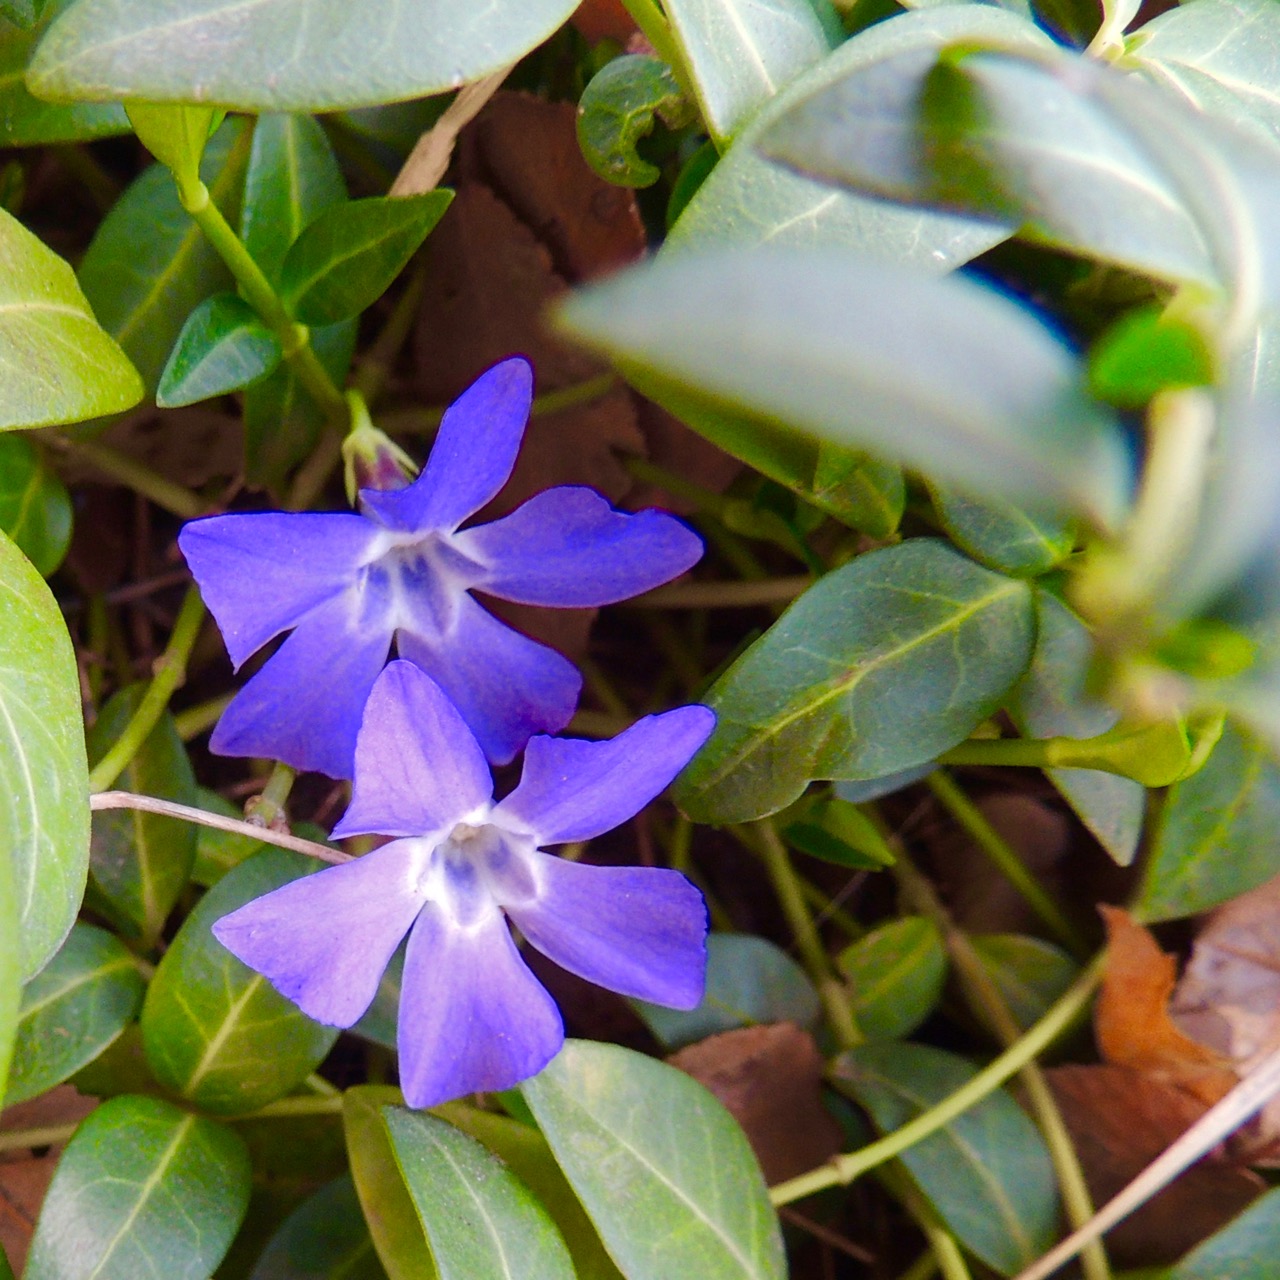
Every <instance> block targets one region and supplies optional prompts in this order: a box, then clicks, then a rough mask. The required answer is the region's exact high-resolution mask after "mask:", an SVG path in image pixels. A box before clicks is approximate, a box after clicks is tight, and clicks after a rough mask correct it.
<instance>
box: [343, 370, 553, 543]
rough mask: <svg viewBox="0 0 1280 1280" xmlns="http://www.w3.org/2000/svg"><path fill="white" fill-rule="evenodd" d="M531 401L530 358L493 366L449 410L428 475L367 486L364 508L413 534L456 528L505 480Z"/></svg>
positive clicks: (429, 461)
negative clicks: (396, 484)
mask: <svg viewBox="0 0 1280 1280" xmlns="http://www.w3.org/2000/svg"><path fill="white" fill-rule="evenodd" d="M532 401H533V370H532V368H530V366H529V362H528V361H527V360H525V359H524V358H522V357H521V356H513V357H512V358H511V359H510V360H503V361H501V362H500V363H499V364H495V365H494V366H493V368H492V369H489V370H487V371H486V372H484V373H482V374H481V375H480V376H479V377H478V378H477V379H476V380H475V381H474V382H473V383H472V384H471V385H470V386H469V387H468V388H467V389H466V390H465V391H464V392H463V393H462V394H461V395H460V396H459V397H458V398H457V399H456V400H455V401H454V402H453V403H452V404H451V405H450V406H449V407H448V408H447V409H446V410H445V413H444V418H443V420H442V421H441V423H440V430H439V432H438V433H437V435H436V441H435V444H434V445H433V446H432V447H431V456H430V457H429V458H428V459H427V465H426V466H425V467H424V468H423V469H422V474H421V475H420V476H419V477H418V478H417V479H416V480H415V481H414V482H413V483H412V484H411V485H409V486H408V488H406V489H390V490H378V489H362V490H361V491H360V502H361V505H362V506H363V508H364V510H365V511H367V512H368V513H369V514H370V515H372V516H373V517H374V518H375V519H377V520H379V521H380V522H381V523H382V524H384V525H386V526H387V527H388V528H391V529H400V530H403V531H405V532H408V533H419V532H423V531H425V530H427V529H444V530H450V529H456V528H457V527H458V526H459V525H460V524H461V523H462V522H463V521H464V520H465V519H466V518H467V517H468V516H469V515H473V514H474V513H475V512H477V511H479V510H480V508H481V507H483V506H484V504H485V503H486V502H488V501H489V499H490V498H492V497H493V496H494V495H495V494H496V493H497V492H498V490H499V489H501V488H502V486H503V485H504V484H506V483H507V479H508V477H509V476H510V475H511V469H512V468H513V467H514V466H515V465H516V455H517V454H518V453H519V452H520V441H521V440H523V439H524V428H525V423H526V422H528V420H529V405H530V404H531V403H532Z"/></svg>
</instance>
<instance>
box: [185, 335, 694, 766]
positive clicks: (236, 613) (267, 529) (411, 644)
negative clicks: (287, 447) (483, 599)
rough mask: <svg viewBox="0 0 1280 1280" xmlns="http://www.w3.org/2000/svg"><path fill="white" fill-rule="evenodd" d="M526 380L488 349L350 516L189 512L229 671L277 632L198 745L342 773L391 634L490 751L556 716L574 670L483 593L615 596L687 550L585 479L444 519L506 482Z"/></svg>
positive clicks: (517, 362)
mask: <svg viewBox="0 0 1280 1280" xmlns="http://www.w3.org/2000/svg"><path fill="white" fill-rule="evenodd" d="M532 392H533V375H532V371H531V370H530V368H529V365H528V363H527V362H526V361H525V360H523V359H520V358H518V357H516V358H512V359H509V360H504V361H503V362H501V363H500V364H497V365H495V366H494V367H493V368H492V369H490V370H488V372H486V373H484V374H482V375H481V377H480V378H479V379H477V380H476V381H475V382H474V383H473V384H472V385H471V386H470V387H469V388H468V389H467V390H466V391H465V392H463V394H462V395H461V396H460V397H459V398H458V399H457V400H456V401H455V402H454V403H453V405H451V406H450V408H449V409H448V410H447V411H446V413H445V415H444V420H443V421H442V423H441V425H440V432H439V435H438V436H437V438H436V442H435V445H434V447H433V449H432V451H431V456H430V458H429V459H428V461H427V465H426V467H425V468H424V469H423V472H422V474H421V475H420V476H419V477H418V479H417V480H415V481H414V482H413V484H411V485H409V486H407V487H406V488H402V489H395V490H375V489H365V490H362V491H361V493H360V506H361V513H360V514H356V513H353V512H346V513H338V512H335V513H317V512H299V513H285V512H256V513H242V514H234V515H223V516H210V517H208V518H207V519H203V520H195V521H192V522H191V523H190V524H188V525H187V526H186V527H185V528H184V529H183V530H182V533H181V534H180V535H179V538H178V544H179V546H180V547H181V548H182V552H183V554H184V555H185V556H186V558H187V563H188V564H189V565H190V566H191V572H192V573H193V574H194V575H195V579H196V581H197V582H198V583H199V584H200V591H201V594H202V595H203V596H204V599H205V603H206V604H207V605H208V606H209V608H210V610H212V612H213V615H214V617H215V618H216V619H217V621H218V625H219V626H220V627H221V628H222V635H223V638H224V639H225V641H226V645H227V651H228V652H229V653H230V655H231V660H232V662H233V663H234V664H235V665H236V667H237V668H238V667H239V666H240V665H241V664H242V663H243V662H245V661H246V659H248V658H249V657H250V656H251V655H252V654H253V653H255V652H256V651H257V650H258V649H260V648H261V647H262V646H263V645H265V644H266V643H267V642H268V641H269V640H271V639H273V638H274V637H275V636H278V635H280V634H281V633H282V632H284V631H288V630H290V629H291V628H292V634H291V635H289V636H288V637H287V638H286V640H285V641H284V643H283V644H282V645H281V646H280V649H279V650H278V652H276V653H275V654H273V655H272V657H271V658H270V659H269V660H268V662H267V663H266V664H265V665H264V666H263V668H262V670H261V671H260V672H258V673H257V674H256V675H255V676H254V677H253V678H252V679H251V680H249V681H248V683H247V684H246V685H245V686H244V688H243V689H241V690H240V692H239V693H238V694H237V695H236V697H235V698H234V699H233V700H232V702H231V704H230V706H228V707H227V709H226V711H225V712H224V713H223V716H222V719H221V720H220V721H219V723H218V725H217V728H216V729H215V730H214V733H213V737H212V740H211V742H210V746H211V747H212V749H213V750H214V751H216V752H218V753H219V754H222V755H233V756H267V757H270V758H273V759H276V760H283V761H284V762H285V763H286V764H290V765H293V766H294V767H295V768H298V769H316V770H319V771H320V772H321V773H327V774H329V775H330V776H332V777H336V778H349V777H350V776H351V770H352V760H353V754H354V751H355V742H356V733H357V731H358V729H359V727H360V716H361V712H362V711H363V709H364V704H365V699H366V698H367V697H368V696H369V690H370V689H371V688H372V687H373V682H374V680H375V679H376V678H377V675H378V672H379V671H381V670H382V668H383V665H384V664H385V663H386V660H387V655H388V653H389V652H390V649H391V646H392V642H393V641H394V643H395V647H396V651H397V654H398V656H399V657H401V658H405V659H408V660H409V661H410V662H412V663H414V664H415V665H416V666H419V667H421V668H422V670H424V671H425V672H427V674H428V675H430V676H431V678H432V679H433V680H435V681H436V683H437V684H439V685H440V687H441V688H442V689H444V691H445V692H446V693H447V694H448V695H449V697H450V698H451V699H452V700H453V702H454V705H455V706H456V707H457V708H458V710H459V711H461V713H462V716H463V718H464V719H465V720H466V722H467V724H468V725H470V727H471V730H472V732H473V733H474V734H475V736H476V738H477V739H478V740H479V742H480V745H481V746H482V747H483V749H484V752H485V754H486V755H487V756H488V758H489V759H490V760H492V761H493V762H495V763H498V764H504V763H506V762H507V761H509V760H511V759H512V758H513V757H514V756H515V755H516V753H517V752H518V751H519V750H520V749H521V747H523V746H524V744H525V742H526V741H528V739H529V736H530V735H531V734H533V733H537V732H554V731H556V730H558V729H562V728H563V727H564V726H565V725H566V724H567V723H568V722H569V718H570V716H572V714H573V710H574V707H575V706H576V704H577V699H578V693H579V690H580V688H581V685H582V679H581V677H580V676H579V674H578V671H577V669H576V668H575V667H574V665H573V664H572V663H571V662H569V660H568V659H567V658H565V657H563V656H562V655H561V654H559V653H557V652H556V651H555V650H554V649H550V648H548V647H547V646H546V645H543V644H539V643H537V642H536V641H534V640H531V639H529V638H528V637H527V636H524V635H521V634H520V633H519V632H518V631H513V630H512V629H511V628H510V627H508V626H506V625H505V624H504V623H502V622H499V621H498V620H497V619H496V618H495V617H494V616H493V615H492V614H490V613H488V612H487V611H486V610H484V609H483V608H481V606H480V605H479V604H477V603H476V601H475V600H474V599H473V598H472V596H471V594H470V592H471V591H472V590H473V589H475V590H479V591H483V592H486V593H488V594H489V595H492V596H497V597H500V598H501V599H503V600H513V601H517V602H519V603H521V604H532V605H554V606H559V607H565V608H575V607H579V608H581V607H590V606H594V605H602V604H611V603H613V602H615V601H618V600H624V599H626V598H627V597H628V596H632V595H635V594H637V593H638V592H641V591H647V590H648V589H649V588H651V587H656V586H658V585H659V584H661V583H663V582H667V581H670V579H672V578H674V577H676V576H677V575H678V574H680V573H683V572H684V571H685V570H686V569H688V568H689V567H690V566H691V565H693V564H694V563H695V562H696V561H697V559H698V558H699V556H700V555H701V554H702V543H701V541H700V540H699V539H698V537H697V535H696V534H694V533H693V532H692V531H691V530H690V529H689V528H687V527H686V526H685V525H684V524H682V523H681V522H680V521H679V520H677V519H675V518H674V517H673V516H670V515H667V514H665V513H663V512H660V511H654V510H648V511H640V512H637V513H635V514H625V513H623V512H620V511H615V510H614V509H613V508H612V507H610V505H609V503H608V502H607V501H606V500H605V499H604V498H603V497H602V496H601V495H600V494H598V493H596V492H595V490H593V489H587V488H582V487H577V486H569V485H564V486H561V487H559V488H555V489H547V490H545V491H544V492H542V493H539V494H537V495H536V496H534V497H532V498H530V499H529V501H527V502H526V503H524V504H523V505H522V506H520V507H518V508H517V509H516V510H515V511H513V512H511V514H510V515H507V516H504V517H502V518H501V519H499V520H495V521H493V522H492V523H490V524H485V525H479V526H474V527H471V528H467V529H462V528H460V527H459V526H460V525H461V524H462V523H463V521H465V520H466V519H467V518H468V517H469V516H471V515H473V514H474V513H475V512H476V511H478V510H479V509H480V508H481V507H483V506H484V505H485V503H487V502H488V501H489V500H490V499H491V498H492V497H493V496H494V495H495V494H496V493H497V492H498V490H499V489H501V488H502V486H503V485H504V484H505V483H506V481H507V478H508V476H510V474H511V470H512V468H513V467H514V465H515V460H516V454H517V453H518V452H519V449H520V441H521V438H522V437H523V435H524V426H525V422H526V420H527V418H528V414H529V405H530V402H531V397H532Z"/></svg>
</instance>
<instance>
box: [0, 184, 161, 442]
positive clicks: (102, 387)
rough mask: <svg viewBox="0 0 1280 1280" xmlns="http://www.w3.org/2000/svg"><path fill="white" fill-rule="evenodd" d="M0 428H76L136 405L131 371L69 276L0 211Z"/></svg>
mask: <svg viewBox="0 0 1280 1280" xmlns="http://www.w3.org/2000/svg"><path fill="white" fill-rule="evenodd" d="M0 361H2V362H3V364H4V368H5V370H6V376H5V394H4V400H3V402H0V429H7V428H12V427H42V426H46V425H48V424H49V423H54V422H80V421H82V420H83V419H85V418H92V417H95V416H97V415H99V414H104V413H115V412H117V411H119V410H121V409H128V408H129V407H130V406H131V405H134V404H137V402H138V401H139V400H140V399H141V398H142V390H143V389H142V382H141V380H140V379H139V377H138V373H137V370H136V369H134V367H133V366H132V365H131V364H130V363H129V360H128V358H127V357H126V356H125V353H124V352H123V351H121V349H120V347H119V346H117V345H116V343H115V342H114V341H113V340H112V338H111V336H110V335H109V334H108V333H107V332H106V331H105V330H104V329H103V328H102V327H101V326H100V325H99V324H98V322H97V321H96V320H95V319H94V317H93V312H92V311H91V310H90V308H89V304H88V302H87V301H86V299H85V296H84V294H83V293H81V291H80V286H79V285H78V284H77V283H76V277H75V273H74V272H73V271H72V270H71V268H70V267H69V266H68V265H67V263H65V262H64V261H63V260H62V259H61V258H60V257H58V255H57V254H56V253H54V252H53V250H52V249H49V248H48V247H46V246H45V245H44V244H43V243H42V242H41V241H40V240H38V239H37V238H36V237H35V236H33V235H32V234H31V232H30V231H28V230H27V229H26V228H25V227H24V226H23V225H22V224H21V223H20V222H18V221H17V219H15V218H13V217H12V216H10V215H9V214H8V213H6V212H5V211H4V210H2V209H0Z"/></svg>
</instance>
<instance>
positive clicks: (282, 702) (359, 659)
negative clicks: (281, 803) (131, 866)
mask: <svg viewBox="0 0 1280 1280" xmlns="http://www.w3.org/2000/svg"><path fill="white" fill-rule="evenodd" d="M390 647H391V637H390V636H389V635H388V634H387V633H386V631H385V630H379V629H378V628H376V627H371V626H369V625H368V624H367V623H362V621H361V619H360V617H359V614H358V611H357V609H356V608H355V607H354V604H353V602H352V600H351V599H350V598H349V597H348V596H346V595H343V596H339V597H337V598H336V599H334V600H331V601H329V602H328V603H327V604H323V605H321V606H320V607H319V608H317V609H314V610H312V612H311V613H309V614H307V616H306V617H305V618H304V619H303V620H302V622H301V623H300V624H299V625H298V627H297V629H296V630H295V631H294V633H293V634H292V635H291V636H289V638H288V639H287V640H285V642H284V644H282V645H281V646H280V648H279V650H278V651H277V652H276V653H275V654H273V655H272V657H271V658H270V659H269V660H268V662H267V663H266V665H265V666H264V667H263V668H262V670H261V671H259V672H258V674H257V675H255V676H254V677H253V679H251V680H250V681H249V683H248V684H246V685H245V687H244V688H243V689H241V690H240V692H239V693H238V694H236V696H235V698H234V699H232V702H231V705H230V706H229V707H228V708H227V709H226V711H224V712H223V713H222V719H221V720H219V721H218V726H217V728H216V729H214V731H213V736H212V737H211V738H210V739H209V747H210V750H212V751H215V752H216V753H217V754H218V755H224V756H266V757H267V758H269V759H272V760H283V761H284V762H285V764H291V765H292V766H293V767H294V768H295V769H315V770H316V771H317V772H319V773H327V774H328V775H329V776H330V777H331V778H349V777H351V774H352V771H353V768H354V759H355V749H356V734H357V732H358V731H359V729H360V717H361V715H362V714H363V712H364V706H365V702H366V701H367V700H368V697H369V690H370V689H372V688H373V682H374V680H376V679H377V677H378V672H380V671H381V670H382V666H383V663H385V662H386V660H387V652H388V650H389V649H390ZM419 834H420V833H419Z"/></svg>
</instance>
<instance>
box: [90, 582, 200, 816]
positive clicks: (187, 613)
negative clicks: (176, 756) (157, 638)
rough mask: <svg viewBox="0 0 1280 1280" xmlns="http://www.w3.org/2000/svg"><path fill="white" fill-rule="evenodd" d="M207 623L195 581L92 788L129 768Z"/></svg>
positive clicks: (99, 765)
mask: <svg viewBox="0 0 1280 1280" xmlns="http://www.w3.org/2000/svg"><path fill="white" fill-rule="evenodd" d="M203 622H204V602H203V601H202V600H201V599H200V591H199V588H198V587H196V586H195V584H194V583H193V584H192V585H191V586H190V587H188V588H187V594H186V595H185V596H184V597H183V600H182V608H181V609H179V610H178V618H177V621H176V622H175V623H174V624H173V632H172V634H171V635H170V636H169V644H168V646H167V647H166V649H165V651H164V652H163V653H162V654H161V655H160V657H159V658H157V659H156V664H155V675H154V676H153V677H152V680H151V684H150V685H149V686H148V687H147V691H146V693H144V694H143V695H142V700H141V701H140V702H139V703H138V709H137V710H136V711H135V712H134V713H133V718H132V719H131V720H130V721H129V723H128V724H127V725H125V727H124V730H123V732H122V733H121V734H120V736H119V737H118V738H117V739H116V740H115V742H114V743H112V745H111V749H110V750H109V751H108V752H107V754H106V755H104V756H103V757H102V759H101V760H99V761H98V763H97V764H96V765H94V766H93V768H92V769H90V770H89V790H90V791H105V790H106V789H107V788H108V787H109V786H111V784H112V783H113V782H115V780H116V779H117V778H118V777H119V776H120V775H121V774H122V773H123V772H124V771H125V769H126V768H128V765H129V762H130V761H131V760H132V759H133V757H134V756H136V755H137V754H138V752H139V751H140V750H141V749H142V744H143V743H144V742H145V741H146V740H147V738H148V737H149V736H150V734H151V731H152V729H154V728H155V727H156V725H157V724H158V723H159V721H160V717H161V716H162V715H163V714H164V711H165V708H166V707H167V706H168V705H169V699H170V698H172V697H173V694H174V691H175V690H176V689H177V688H178V687H179V686H180V685H181V684H182V682H183V681H184V680H185V679H186V677H187V659H188V658H189V657H190V656H191V649H192V646H194V644H195V642H196V636H198V635H199V634H200V626H201V624H202V623H203Z"/></svg>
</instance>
